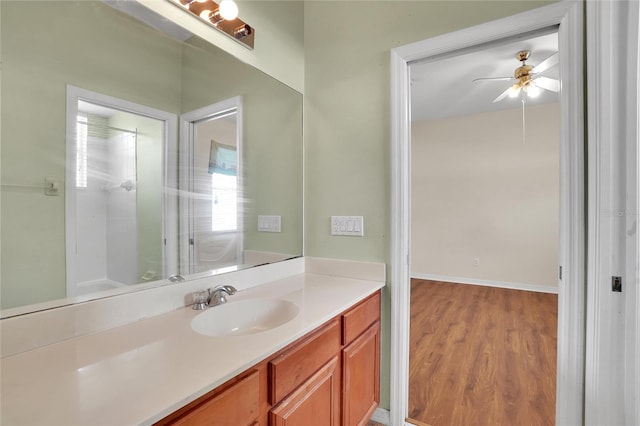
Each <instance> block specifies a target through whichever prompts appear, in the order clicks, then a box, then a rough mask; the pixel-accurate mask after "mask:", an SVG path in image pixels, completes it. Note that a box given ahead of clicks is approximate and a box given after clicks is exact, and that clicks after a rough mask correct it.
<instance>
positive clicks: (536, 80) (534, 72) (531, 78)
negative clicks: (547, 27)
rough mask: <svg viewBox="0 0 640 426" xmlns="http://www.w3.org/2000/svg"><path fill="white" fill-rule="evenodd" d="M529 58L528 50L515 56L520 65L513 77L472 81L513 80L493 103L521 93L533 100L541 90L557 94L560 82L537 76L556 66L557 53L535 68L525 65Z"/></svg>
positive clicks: (529, 52)
mask: <svg viewBox="0 0 640 426" xmlns="http://www.w3.org/2000/svg"><path fill="white" fill-rule="evenodd" d="M529 56H531V51H530V50H521V51H519V52H518V53H517V54H516V59H518V61H520V62H522V65H520V66H519V67H518V68H516V70H515V71H514V73H513V77H486V78H476V79H474V80H473V81H490V80H493V81H501V80H502V81H509V80H511V81H513V80H515V83H514V84H513V85H512V86H510V87H509V88H507V90H505V91H504V92H502V93H501V94H500V95H499V96H498V97H497V98H495V99H494V100H493V102H500V101H501V100H503V99H504V98H506V97H507V96H509V97H510V98H515V97H517V96H518V95H519V94H520V93H521V92H522V93H523V95H524V94H525V93H526V94H527V96H528V97H531V98H535V97H536V96H538V95H539V94H540V93H541V91H542V90H549V91H551V92H559V91H560V81H558V80H556V79H554V78H549V77H543V76H538V75H539V74H541V73H543V72H544V71H546V70H548V69H549V68H551V67H553V66H555V65H557V64H558V52H555V53H554V54H553V55H551V56H549V57H548V58H547V59H545V60H544V61H542V62H540V63H539V64H538V65H536V66H535V67H533V66H531V65H527V64H526V61H527V59H529ZM523 100H524V98H523Z"/></svg>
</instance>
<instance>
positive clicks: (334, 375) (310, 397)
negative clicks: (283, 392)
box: [269, 355, 340, 426]
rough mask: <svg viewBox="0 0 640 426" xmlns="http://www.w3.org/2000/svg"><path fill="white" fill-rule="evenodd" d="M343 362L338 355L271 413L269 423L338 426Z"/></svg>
mask: <svg viewBox="0 0 640 426" xmlns="http://www.w3.org/2000/svg"><path fill="white" fill-rule="evenodd" d="M339 422H340V363H339V357H338V356H337V355H336V356H335V357H333V358H332V359H331V360H330V361H329V362H327V363H326V364H325V365H324V366H323V367H322V368H320V370H318V371H317V372H316V373H315V374H314V375H312V376H311V377H310V378H309V379H308V380H307V381H305V382H304V383H302V384H301V385H300V386H299V387H298V388H297V389H296V390H295V391H294V392H293V393H292V394H291V395H289V396H288V397H286V398H285V399H283V400H282V402H280V404H278V405H277V406H275V407H274V408H273V409H272V410H271V412H270V413H269V425H270V426H338V423H339Z"/></svg>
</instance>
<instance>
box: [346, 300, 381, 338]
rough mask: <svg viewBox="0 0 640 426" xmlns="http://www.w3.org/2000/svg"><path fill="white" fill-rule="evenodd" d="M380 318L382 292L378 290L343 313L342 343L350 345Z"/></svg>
mask: <svg viewBox="0 0 640 426" xmlns="http://www.w3.org/2000/svg"><path fill="white" fill-rule="evenodd" d="M379 319H380V292H377V293H376V294H374V295H372V296H370V297H369V298H368V299H365V300H363V301H362V302H360V303H359V304H358V305H356V306H355V307H353V308H351V309H350V310H349V311H347V312H345V313H344V314H343V315H342V344H343V345H348V344H349V343H350V342H351V341H353V339H355V338H356V337H358V336H359V335H361V334H362V333H363V332H364V331H365V330H366V329H367V328H369V326H370V325H371V324H373V323H374V322H376V321H378V320H379Z"/></svg>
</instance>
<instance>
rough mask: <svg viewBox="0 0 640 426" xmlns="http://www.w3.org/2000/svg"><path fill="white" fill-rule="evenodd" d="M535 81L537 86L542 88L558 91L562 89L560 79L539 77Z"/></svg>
mask: <svg viewBox="0 0 640 426" xmlns="http://www.w3.org/2000/svg"><path fill="white" fill-rule="evenodd" d="M533 81H534V82H535V83H536V86H538V87H540V88H542V89H545V90H549V91H551V92H556V93H557V92H559V91H560V81H558V80H556V79H555V78H548V77H538V78H536V79H535V80H533Z"/></svg>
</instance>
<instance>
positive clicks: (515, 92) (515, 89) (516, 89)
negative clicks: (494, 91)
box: [509, 84, 520, 98]
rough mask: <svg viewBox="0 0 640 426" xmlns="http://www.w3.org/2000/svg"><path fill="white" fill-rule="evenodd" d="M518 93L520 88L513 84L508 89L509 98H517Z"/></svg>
mask: <svg viewBox="0 0 640 426" xmlns="http://www.w3.org/2000/svg"><path fill="white" fill-rule="evenodd" d="M518 93H520V86H518V85H517V84H514V85H513V86H511V87H509V97H510V98H515V97H516V96H518Z"/></svg>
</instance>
